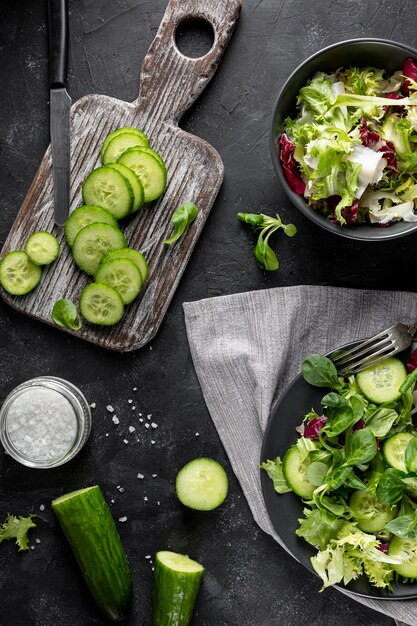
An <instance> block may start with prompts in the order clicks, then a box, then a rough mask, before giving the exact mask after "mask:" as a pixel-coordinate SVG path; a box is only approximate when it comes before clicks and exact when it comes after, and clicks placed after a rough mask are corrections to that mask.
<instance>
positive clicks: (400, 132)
mask: <svg viewBox="0 0 417 626" xmlns="http://www.w3.org/2000/svg"><path fill="white" fill-rule="evenodd" d="M416 78H417V65H416V63H415V62H414V61H413V60H412V59H406V60H405V61H404V64H403V68H402V70H399V71H397V72H395V73H394V74H393V75H392V76H390V77H388V78H386V77H385V71H384V70H382V69H378V68H373V67H366V68H355V67H351V68H348V69H340V70H337V71H336V72H334V73H333V74H326V73H324V72H317V73H316V74H315V75H314V76H313V78H312V79H311V80H310V81H309V82H308V84H307V85H305V86H304V87H302V88H301V89H300V92H299V94H298V96H297V107H298V109H299V114H298V116H297V117H296V118H295V119H291V118H287V119H286V120H285V122H284V132H283V133H282V135H281V136H280V139H279V144H280V148H281V149H280V158H281V163H282V167H283V171H284V176H285V178H286V180H287V182H288V184H289V186H290V188H291V189H292V190H293V191H295V193H298V194H300V195H302V196H303V197H304V198H305V199H306V201H307V202H308V204H309V205H310V206H311V208H312V209H313V210H315V211H318V212H320V213H322V214H323V215H325V216H326V217H327V218H328V219H329V220H330V221H332V222H334V223H337V224H340V225H345V224H352V223H355V222H356V223H364V222H367V223H371V224H378V225H380V226H388V225H389V224H391V223H392V222H397V221H400V220H402V221H405V222H414V221H417V214H416V213H415V209H416V207H417V205H416V202H417V149H416V146H417V82H416V81H415V79H416Z"/></svg>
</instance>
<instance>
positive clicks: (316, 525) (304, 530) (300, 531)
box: [295, 509, 345, 550]
mask: <svg viewBox="0 0 417 626" xmlns="http://www.w3.org/2000/svg"><path fill="white" fill-rule="evenodd" d="M303 513H304V515H305V517H303V518H301V519H299V520H298V521H299V523H300V527H299V528H297V530H296V531H295V534H296V535H297V536H298V537H303V538H304V539H305V540H306V541H307V542H308V543H310V544H311V545H312V546H316V547H318V548H320V550H324V549H325V548H326V546H327V544H328V543H329V541H330V539H336V537H337V535H338V533H339V532H340V530H341V528H342V527H343V525H344V524H345V520H343V519H337V518H336V519H333V520H328V519H325V518H324V516H323V515H322V513H321V512H320V511H319V509H304V511H303Z"/></svg>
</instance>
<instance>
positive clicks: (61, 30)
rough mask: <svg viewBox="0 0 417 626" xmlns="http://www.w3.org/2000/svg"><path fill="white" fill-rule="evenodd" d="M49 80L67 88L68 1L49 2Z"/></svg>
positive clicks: (53, 83) (55, 0) (54, 85)
mask: <svg viewBox="0 0 417 626" xmlns="http://www.w3.org/2000/svg"><path fill="white" fill-rule="evenodd" d="M48 25H49V29H48V32H49V80H50V84H51V87H56V86H60V87H65V86H66V82H67V70H68V0H48Z"/></svg>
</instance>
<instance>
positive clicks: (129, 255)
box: [101, 248, 149, 282]
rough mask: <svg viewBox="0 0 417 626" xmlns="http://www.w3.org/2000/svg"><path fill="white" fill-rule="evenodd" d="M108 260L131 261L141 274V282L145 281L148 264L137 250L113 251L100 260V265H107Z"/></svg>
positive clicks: (123, 249) (122, 249)
mask: <svg viewBox="0 0 417 626" xmlns="http://www.w3.org/2000/svg"><path fill="white" fill-rule="evenodd" d="M110 259H129V260H130V261H133V263H135V265H136V266H137V268H138V270H139V271H140V273H141V274H142V282H145V280H146V279H147V277H148V272H149V269H148V264H147V262H146V259H145V257H144V256H143V254H141V253H140V252H138V251H137V250H133V249H132V248H121V249H120V250H113V251H112V252H109V253H108V254H106V256H105V257H104V258H103V259H102V260H101V263H107V261H110Z"/></svg>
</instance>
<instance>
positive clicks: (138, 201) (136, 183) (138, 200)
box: [107, 163, 145, 213]
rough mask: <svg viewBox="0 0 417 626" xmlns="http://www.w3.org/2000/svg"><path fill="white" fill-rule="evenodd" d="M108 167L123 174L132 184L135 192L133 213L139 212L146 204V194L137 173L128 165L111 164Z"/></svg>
mask: <svg viewBox="0 0 417 626" xmlns="http://www.w3.org/2000/svg"><path fill="white" fill-rule="evenodd" d="M107 167H111V168H112V169H113V170H116V171H118V172H120V174H122V176H124V177H125V178H127V180H128V181H129V183H130V186H131V187H132V191H133V196H134V200H133V207H132V211H131V213H134V212H135V211H138V210H139V209H140V208H141V206H142V205H143V203H144V200H145V192H144V190H143V185H142V183H141V182H140V180H139V178H138V177H137V176H136V174H135V172H134V171H133V170H131V169H130V168H129V167H126V165H122V164H121V163H109V164H108V166H107Z"/></svg>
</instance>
